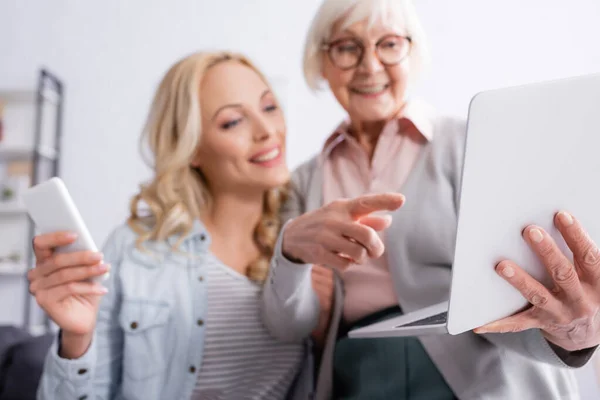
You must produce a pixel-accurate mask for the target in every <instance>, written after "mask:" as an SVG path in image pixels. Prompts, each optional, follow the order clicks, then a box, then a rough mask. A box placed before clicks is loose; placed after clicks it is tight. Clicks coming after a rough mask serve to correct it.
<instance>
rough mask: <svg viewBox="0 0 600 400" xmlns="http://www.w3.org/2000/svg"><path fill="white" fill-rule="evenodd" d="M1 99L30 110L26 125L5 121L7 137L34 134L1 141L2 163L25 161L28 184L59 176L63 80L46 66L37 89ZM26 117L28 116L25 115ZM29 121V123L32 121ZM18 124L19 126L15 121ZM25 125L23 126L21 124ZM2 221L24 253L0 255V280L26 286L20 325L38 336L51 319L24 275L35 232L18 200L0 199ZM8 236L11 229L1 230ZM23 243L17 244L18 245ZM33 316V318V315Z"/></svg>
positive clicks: (31, 256) (32, 261) (9, 92)
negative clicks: (25, 140)
mask: <svg viewBox="0 0 600 400" xmlns="http://www.w3.org/2000/svg"><path fill="white" fill-rule="evenodd" d="M0 101H2V102H3V103H5V104H6V105H14V106H15V107H20V108H28V107H31V108H32V109H33V113H31V115H32V117H31V118H32V121H28V122H29V125H30V126H31V127H30V128H29V129H28V128H24V127H23V124H22V126H20V127H19V126H16V127H15V126H11V125H10V124H5V126H4V129H5V137H6V139H9V138H13V139H14V138H19V139H20V138H23V137H26V136H27V135H32V134H33V139H32V140H30V141H29V143H25V144H23V141H22V140H17V141H16V143H14V142H15V141H14V140H13V143H10V142H11V140H3V141H2V142H0V166H1V164H3V165H10V163H26V164H27V165H29V168H28V170H29V184H30V185H36V184H37V183H39V182H41V181H44V180H46V179H49V178H51V177H53V176H58V173H59V163H60V143H61V136H62V114H63V103H64V85H63V82H62V80H61V79H59V78H58V77H57V76H56V75H55V74H53V73H52V72H50V71H49V70H48V69H46V68H42V69H41V70H40V71H39V74H38V82H37V88H36V89H34V90H0ZM25 119H27V118H25ZM31 122H33V124H31ZM16 125H19V124H16ZM25 125H27V124H25ZM0 224H2V225H3V226H5V227H8V228H5V229H13V230H16V231H18V233H15V235H17V234H18V235H20V234H22V235H23V236H24V237H23V240H22V242H23V246H22V249H23V253H22V254H20V255H22V256H23V257H20V258H21V259H20V260H19V261H17V262H15V261H11V260H7V255H5V254H0V280H2V281H4V282H3V283H5V284H10V282H13V281H14V284H15V285H17V284H20V285H22V287H23V288H24V289H25V291H24V293H23V292H21V293H22V295H23V296H24V297H23V302H22V304H23V310H22V316H21V317H22V325H23V328H25V329H27V330H29V331H30V332H32V333H35V334H39V333H43V332H45V331H47V330H48V329H49V328H50V321H49V319H48V318H47V317H46V316H45V314H44V313H43V311H42V310H41V309H40V308H39V307H38V306H37V304H36V303H35V302H34V301H32V297H31V295H30V294H29V290H28V289H29V285H28V282H27V276H26V273H27V271H28V270H29V269H30V268H33V267H34V264H35V256H34V254H33V249H32V246H31V241H32V239H33V236H34V234H35V226H34V224H33V222H32V221H31V220H30V218H29V217H28V216H27V212H26V210H25V208H24V206H23V205H22V203H21V202H20V201H19V199H18V198H17V199H16V200H14V201H11V202H10V203H8V202H6V203H4V202H0ZM3 234H6V235H10V234H11V233H7V232H3ZM19 247H21V246H19ZM35 317H37V318H35Z"/></svg>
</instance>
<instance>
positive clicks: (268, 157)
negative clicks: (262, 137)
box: [250, 146, 281, 163]
mask: <svg viewBox="0 0 600 400" xmlns="http://www.w3.org/2000/svg"><path fill="white" fill-rule="evenodd" d="M280 154H281V147H280V146H277V147H273V148H271V149H269V150H265V151H262V152H260V153H258V154H256V155H254V156H253V157H252V158H251V159H250V162H254V163H264V162H268V161H272V160H275V159H276V158H277V157H279V155H280Z"/></svg>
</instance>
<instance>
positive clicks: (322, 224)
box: [282, 193, 404, 269]
mask: <svg viewBox="0 0 600 400" xmlns="http://www.w3.org/2000/svg"><path fill="white" fill-rule="evenodd" d="M403 204H404V196H403V195H401V194H398V193H385V194H375V195H365V196H361V197H357V198H354V199H351V200H336V201H333V202H332V203H330V204H328V205H326V206H323V207H321V208H319V209H317V210H314V211H311V212H308V213H306V214H303V215H301V216H299V217H297V218H295V219H293V220H292V221H290V223H289V224H288V225H287V226H286V227H285V230H284V232H283V248H282V250H283V254H284V255H285V256H286V257H287V258H289V259H291V260H297V261H300V262H303V263H308V264H322V265H326V266H330V267H336V268H342V269H343V268H346V267H348V266H349V265H350V264H360V263H362V262H364V261H365V260H366V258H367V257H371V258H377V257H380V256H381V255H382V254H383V251H384V246H383V242H382V241H381V238H380V237H379V235H377V231H381V230H384V229H386V228H387V227H388V226H389V225H390V223H391V220H390V218H389V217H388V218H386V217H379V216H375V215H369V214H371V213H373V212H376V211H384V210H387V211H394V210H396V209H398V208H400V207H401V206H402V205H403Z"/></svg>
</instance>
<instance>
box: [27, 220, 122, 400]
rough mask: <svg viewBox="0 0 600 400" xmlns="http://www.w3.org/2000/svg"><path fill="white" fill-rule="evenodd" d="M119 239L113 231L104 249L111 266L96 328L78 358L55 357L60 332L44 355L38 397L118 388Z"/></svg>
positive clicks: (88, 395) (107, 394)
mask: <svg viewBox="0 0 600 400" xmlns="http://www.w3.org/2000/svg"><path fill="white" fill-rule="evenodd" d="M123 244H124V243H123V239H122V237H121V234H120V233H119V232H118V231H115V232H113V233H112V234H111V235H110V237H109V239H108V240H107V242H106V244H105V246H104V248H103V253H104V260H105V262H106V263H109V264H110V265H111V271H110V275H109V277H108V280H107V281H105V282H104V285H105V286H106V287H107V288H108V293H107V294H106V295H104V297H103V298H102V300H101V302H100V308H99V311H98V317H97V322H96V329H95V331H94V336H93V338H92V343H91V344H90V347H89V348H88V350H87V351H86V353H85V354H83V355H82V356H81V357H80V358H78V359H73V360H70V359H64V358H61V357H60V356H59V344H60V332H59V333H58V334H57V335H56V337H55V338H54V342H53V343H52V346H51V347H50V350H49V352H48V354H47V356H46V361H45V364H44V371H43V373H42V377H41V380H40V383H39V386H38V391H37V398H38V400H54V399H84V398H85V399H90V400H91V399H96V400H100V399H102V400H108V399H114V398H115V397H116V394H117V391H118V389H119V387H120V377H121V365H122V364H121V362H122V349H123V331H122V330H121V328H120V326H119V322H118V315H119V309H120V305H121V296H120V287H119V283H118V276H119V265H120V262H121V256H122V247H123Z"/></svg>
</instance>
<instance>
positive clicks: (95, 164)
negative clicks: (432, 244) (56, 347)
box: [0, 0, 600, 399]
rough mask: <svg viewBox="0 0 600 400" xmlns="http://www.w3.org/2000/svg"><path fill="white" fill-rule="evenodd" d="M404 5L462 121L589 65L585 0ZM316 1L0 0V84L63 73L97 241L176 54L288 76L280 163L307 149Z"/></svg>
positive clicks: (74, 162) (135, 170)
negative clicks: (309, 44)
mask: <svg viewBox="0 0 600 400" xmlns="http://www.w3.org/2000/svg"><path fill="white" fill-rule="evenodd" d="M415 2H416V5H417V8H418V11H419V13H420V15H421V18H422V21H423V24H424V25H425V28H426V31H427V33H428V36H429V41H430V43H431V48H432V54H433V61H434V63H433V65H432V68H431V71H430V74H429V75H428V79H427V80H426V81H424V82H423V83H422V84H421V85H420V87H419V91H418V92H419V94H420V95H422V96H423V97H425V98H426V99H427V100H429V101H430V102H431V103H432V104H433V105H435V106H436V107H438V108H439V109H440V110H442V111H444V112H447V113H451V114H454V115H459V116H463V117H464V116H465V115H466V112H467V106H468V102H469V99H470V98H471V96H472V95H473V94H474V93H476V92H478V91H480V90H482V89H487V88H493V87H499V86H503V85H512V84H519V83H525V82H529V81H537V80H544V79H554V78H559V77H565V76H569V75H577V74H582V73H588V72H598V71H600V51H599V50H598V49H599V47H598V43H597V40H598V38H600V24H598V19H599V18H598V17H600V2H599V1H598V0H571V1H568V2H567V1H562V0H503V1H481V0H453V1H441V0H416V1H415ZM317 5H318V1H317V0H302V1H292V0H287V1H286V0H253V1H249V0H219V1H208V0H193V1H192V0H176V1H175V0H174V1H169V2H167V1H166V0H162V1H161V0H146V1H142V0H137V1H127V2H125V1H119V0H105V1H94V2H92V1H86V2H75V1H68V0H53V1H44V0H37V1H35V0H31V1H27V2H22V1H18V0H3V1H1V2H0V88H2V87H26V86H31V85H33V83H34V79H35V73H36V69H37V68H38V67H39V66H40V65H47V66H48V67H50V68H51V69H52V70H54V71H55V72H56V73H58V74H59V75H60V76H61V77H62V78H63V79H64V80H65V82H66V85H67V87H66V90H67V92H66V109H65V124H64V135H65V138H64V142H63V149H64V154H63V161H62V175H63V177H64V179H65V181H66V183H67V185H68V186H69V187H70V189H71V192H72V195H73V197H74V198H75V201H76V202H77V204H78V205H79V207H80V210H81V212H82V214H83V216H84V218H85V220H86V221H87V223H88V226H89V227H90V229H91V231H92V235H93V236H94V238H95V239H96V240H97V241H98V242H99V243H101V242H102V241H103V240H104V238H105V237H106V235H107V234H108V232H109V231H110V230H111V229H112V228H113V227H114V226H115V225H116V224H118V223H120V222H122V221H123V220H124V218H125V217H126V215H127V207H128V199H129V197H130V196H131V195H132V194H133V193H134V192H135V190H136V188H137V184H138V183H139V182H140V180H141V179H144V178H146V177H147V176H148V171H147V169H146V167H145V166H144V165H143V164H142V162H141V161H140V158H139V156H138V148H137V139H138V135H139V132H140V128H141V126H142V122H143V118H144V116H145V113H146V110H147V106H148V104H149V101H150V96H151V94H152V92H153V90H154V87H155V85H156V83H157V81H158V79H159V78H160V76H161V75H162V73H163V72H164V71H165V69H166V68H167V67H168V66H169V65H170V64H171V63H173V62H174V61H175V60H176V59H177V58H179V57H181V56H183V55H184V54H187V53H189V52H191V51H194V50H197V49H207V48H212V49H215V48H230V49H237V50H242V51H243V52H245V53H247V54H248V55H249V56H250V57H251V58H253V59H254V60H255V61H256V62H257V63H258V64H259V65H260V66H261V67H262V68H263V69H264V70H265V71H266V72H267V74H269V75H271V76H277V77H283V78H285V79H287V80H288V85H287V87H286V88H285V91H286V95H287V96H286V100H287V112H288V124H289V154H288V161H289V164H290V165H291V166H296V165H298V163H299V162H301V161H302V160H304V159H306V158H307V157H308V156H309V155H311V154H312V153H314V152H315V151H317V150H318V149H319V147H320V144H321V142H322V140H323V138H324V137H325V135H326V134H327V133H328V132H329V131H330V130H331V129H332V128H333V127H334V126H335V125H336V124H337V122H338V121H339V120H340V118H342V116H343V114H342V112H341V110H340V109H339V107H338V106H337V104H335V102H334V101H333V99H332V98H331V96H330V95H329V94H323V95H320V96H314V95H312V94H311V93H310V92H309V91H308V90H307V89H306V87H305V84H304V82H303V80H302V76H301V67H300V63H301V59H300V57H301V48H302V43H303V39H304V33H305V31H306V29H307V27H308V24H309V22H310V18H311V16H312V14H313V12H314V11H315V9H316V7H317ZM1 287H2V286H0V288H1ZM0 303H3V300H2V299H0ZM17 309H18V307H17ZM581 376H584V375H581ZM588 376H589V374H588ZM584 384H585V385H587V386H586V387H585V389H584V392H586V393H587V392H589V393H592V390H594V389H595V388H594V387H593V386H592V385H593V384H592V383H591V380H590V379H585V380H584ZM589 396H593V395H591V394H590V395H589ZM588 398H589V399H591V398H592V397H588Z"/></svg>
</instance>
